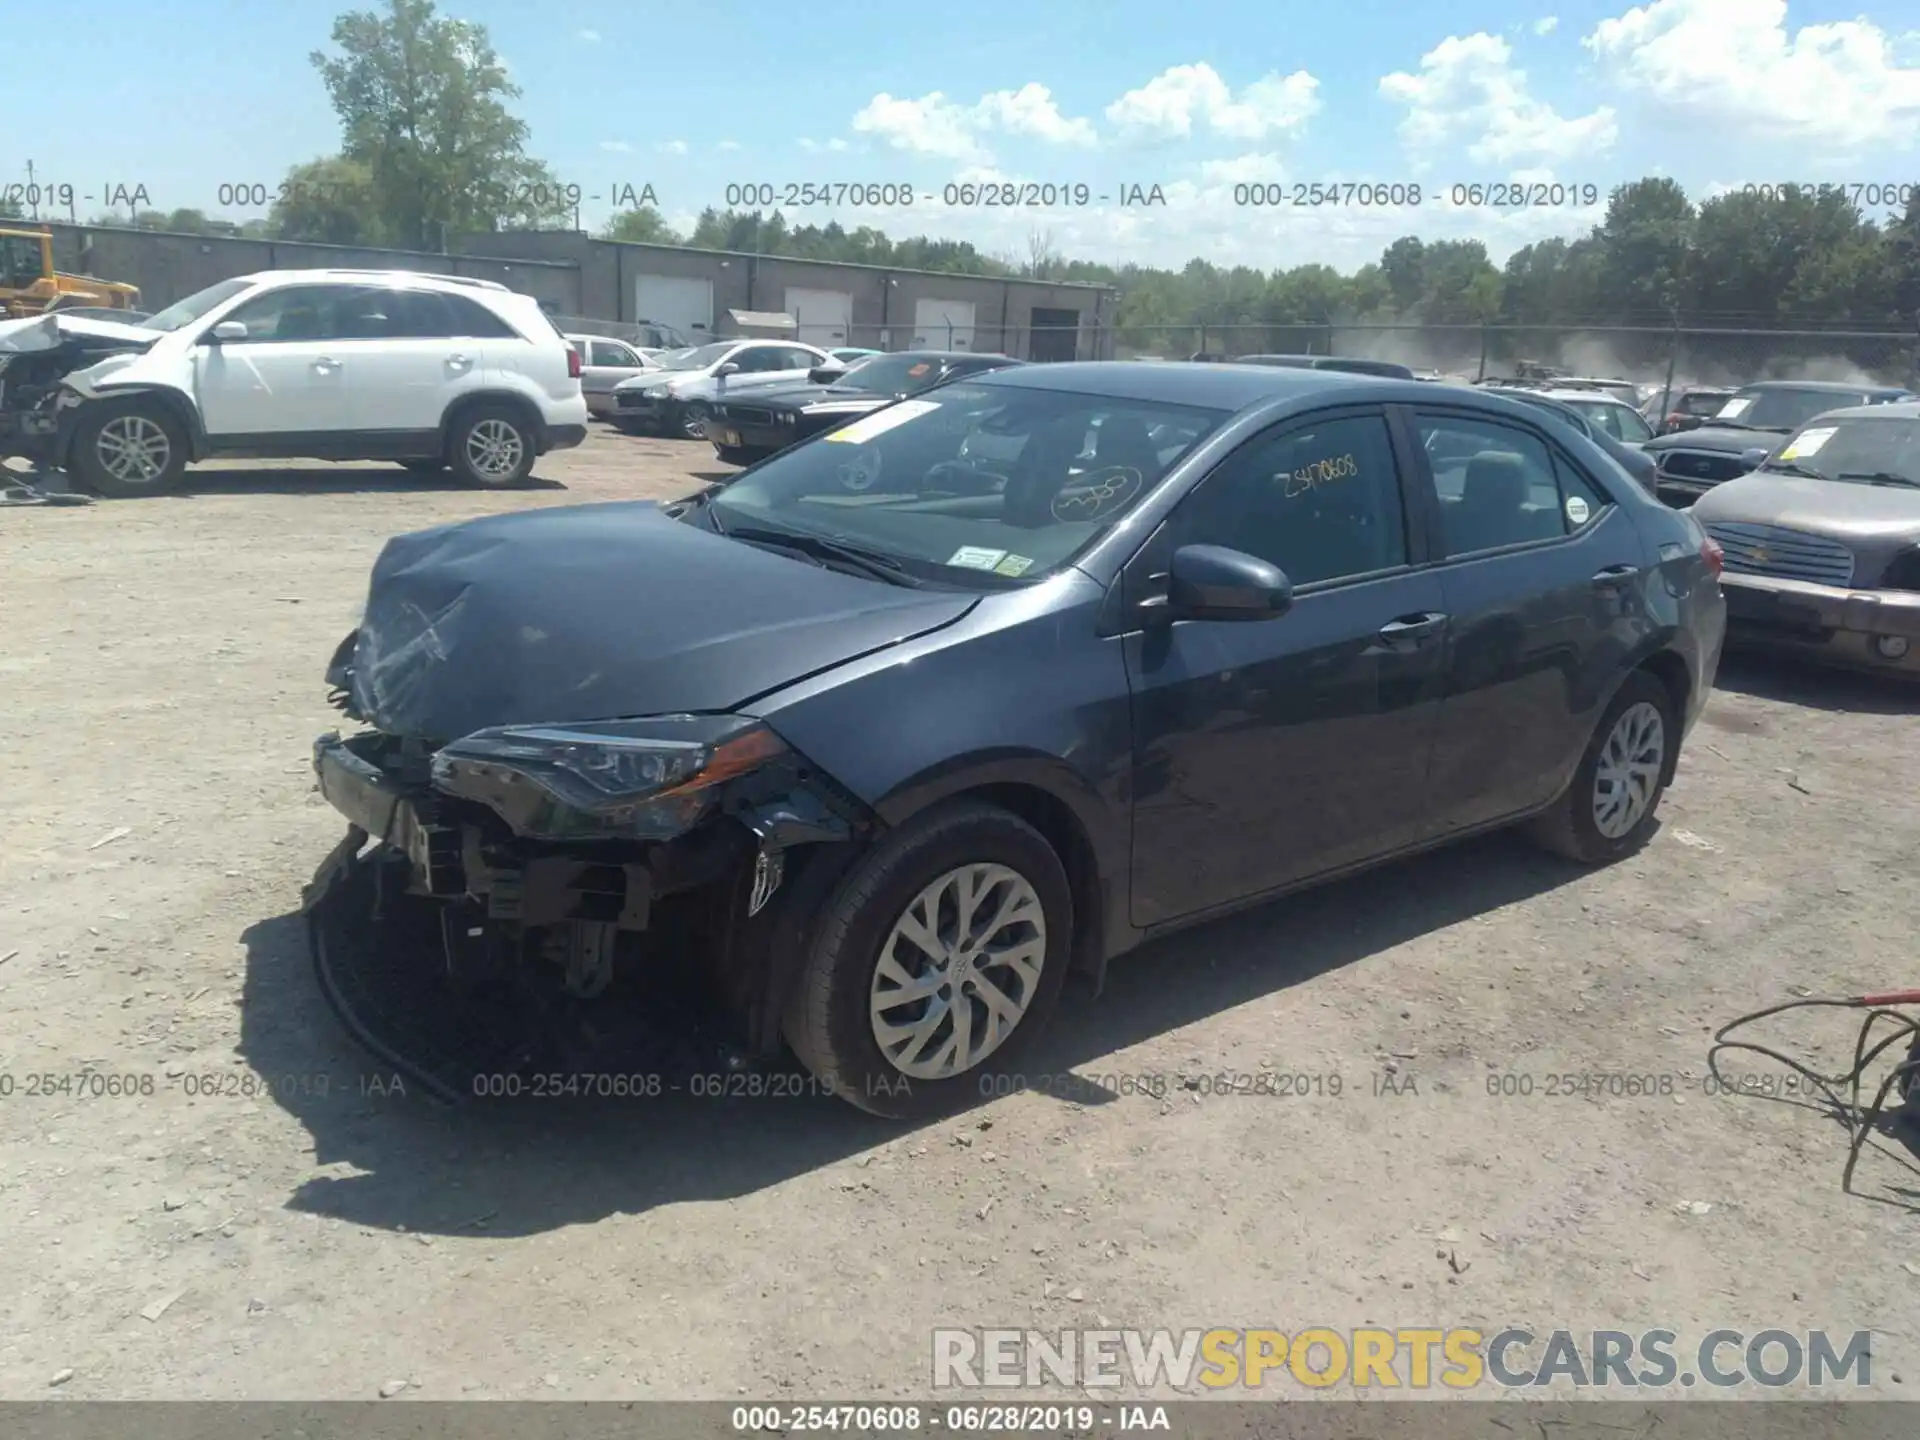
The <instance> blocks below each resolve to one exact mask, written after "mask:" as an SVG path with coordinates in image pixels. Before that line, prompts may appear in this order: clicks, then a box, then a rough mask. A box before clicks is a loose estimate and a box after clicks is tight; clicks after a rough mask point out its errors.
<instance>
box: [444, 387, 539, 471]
mask: <svg viewBox="0 0 1920 1440" xmlns="http://www.w3.org/2000/svg"><path fill="white" fill-rule="evenodd" d="M447 452H448V456H449V459H450V461H451V463H452V466H453V471H454V473H455V474H456V475H458V476H459V477H460V478H461V479H462V480H464V481H466V482H467V484H469V485H478V486H480V487H481V488H483V489H487V490H504V489H507V488H508V487H510V486H513V485H518V484H519V483H520V482H521V481H523V480H525V479H526V478H527V476H528V475H529V474H531V473H532V471H533V461H534V451H533V436H532V434H531V433H530V432H529V430H528V428H527V424H526V422H525V421H524V420H522V419H521V418H520V416H519V415H518V414H517V413H515V412H514V411H512V410H509V409H507V408H506V407H504V406H492V405H487V406H481V407H479V408H477V409H474V410H470V411H468V412H467V413H466V414H465V415H464V416H462V417H461V418H460V420H459V422H458V423H456V424H455V425H454V427H453V436H452V443H451V444H449V446H448V447H447Z"/></svg>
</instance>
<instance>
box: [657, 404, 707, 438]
mask: <svg viewBox="0 0 1920 1440" xmlns="http://www.w3.org/2000/svg"><path fill="white" fill-rule="evenodd" d="M667 428H668V429H669V430H670V431H671V432H672V433H673V434H675V435H678V436H679V437H680V438H681V439H682V440H704V439H706V438H707V430H706V424H705V422H704V421H701V420H697V419H695V418H694V414H693V412H692V411H691V410H688V409H686V408H685V407H682V408H681V411H680V413H679V414H678V415H676V416H675V417H674V418H673V419H672V420H671V421H670V422H668V427H667Z"/></svg>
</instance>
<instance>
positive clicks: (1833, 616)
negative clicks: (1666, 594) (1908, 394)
mask: <svg viewBox="0 0 1920 1440" xmlns="http://www.w3.org/2000/svg"><path fill="white" fill-rule="evenodd" d="M1693 516H1694V518H1695V519H1696V520H1698V521H1699V522H1700V524H1701V525H1702V526H1703V527H1704V528H1705V530H1706V532H1707V533H1708V534H1709V535H1711V536H1712V537H1713V538H1714V539H1715V540H1717V541H1719V543H1720V546H1721V548H1722V549H1723V550H1724V551H1725V553H1726V562H1725V563H1726V575H1725V577H1724V583H1725V586H1726V594H1727V620H1728V625H1729V634H1730V635H1731V636H1732V637H1733V638H1736V639H1739V640H1741V641H1742V642H1745V643H1752V644H1758V645H1765V646H1770V647H1775V648H1780V649H1786V650H1792V651H1794V652H1797V653H1799V654H1802V655H1806V656H1808V657H1811V658H1813V659H1817V660H1822V661H1826V662H1829V663H1833V664H1839V665H1845V666H1849V667H1853V668H1860V669H1868V670H1876V671H1895V672H1899V673H1901V674H1905V675H1914V676H1920V403H1914V402H1902V403H1897V404H1890V405H1871V406H1861V407H1858V408H1855V409H1849V410H1835V411H1831V412H1829V413H1828V414H1825V415H1822V416H1820V417H1819V418H1818V419H1816V420H1815V421H1814V422H1813V423H1812V424H1810V425H1807V426H1805V427H1803V428H1802V429H1801V430H1799V431H1798V432H1797V433H1796V434H1795V435H1794V436H1793V438H1792V439H1790V440H1788V441H1787V443H1786V444H1785V445H1782V446H1781V447H1780V448H1779V449H1778V450H1777V451H1776V452H1775V453H1774V454H1773V455H1772V456H1770V457H1769V458H1768V459H1767V460H1766V461H1765V462H1764V463H1762V464H1761V465H1760V466H1759V467H1758V468H1757V469H1755V470H1752V471H1750V472H1749V473H1747V474H1745V475H1742V476H1740V477H1739V478H1738V479H1735V480H1729V481H1727V482H1726V483H1725V484H1723V485H1718V486H1715V487H1714V489H1713V491H1712V493H1710V494H1708V495H1705V496H1703V497H1702V498H1701V499H1700V502H1699V503H1698V504H1697V505H1695V506H1694V507H1693Z"/></svg>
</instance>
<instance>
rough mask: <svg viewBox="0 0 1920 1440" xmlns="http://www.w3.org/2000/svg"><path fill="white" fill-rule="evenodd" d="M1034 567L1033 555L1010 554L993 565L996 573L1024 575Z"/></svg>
mask: <svg viewBox="0 0 1920 1440" xmlns="http://www.w3.org/2000/svg"><path fill="white" fill-rule="evenodd" d="M1032 568H1033V557H1032V556H1031V555H1009V556H1007V558H1006V559H1004V560H1002V561H1001V562H1000V563H999V564H998V565H996V566H994V567H993V573H994V574H996V575H1024V574H1026V573H1027V571H1029V570H1031V569H1032Z"/></svg>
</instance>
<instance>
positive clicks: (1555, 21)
mask: <svg viewBox="0 0 1920 1440" xmlns="http://www.w3.org/2000/svg"><path fill="white" fill-rule="evenodd" d="M1559 28H1560V17H1559V16H1558V15H1542V16H1541V17H1540V18H1539V19H1538V20H1536V21H1534V22H1533V33H1534V34H1536V35H1551V34H1552V33H1553V32H1554V31H1556V30H1558V29H1559Z"/></svg>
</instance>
